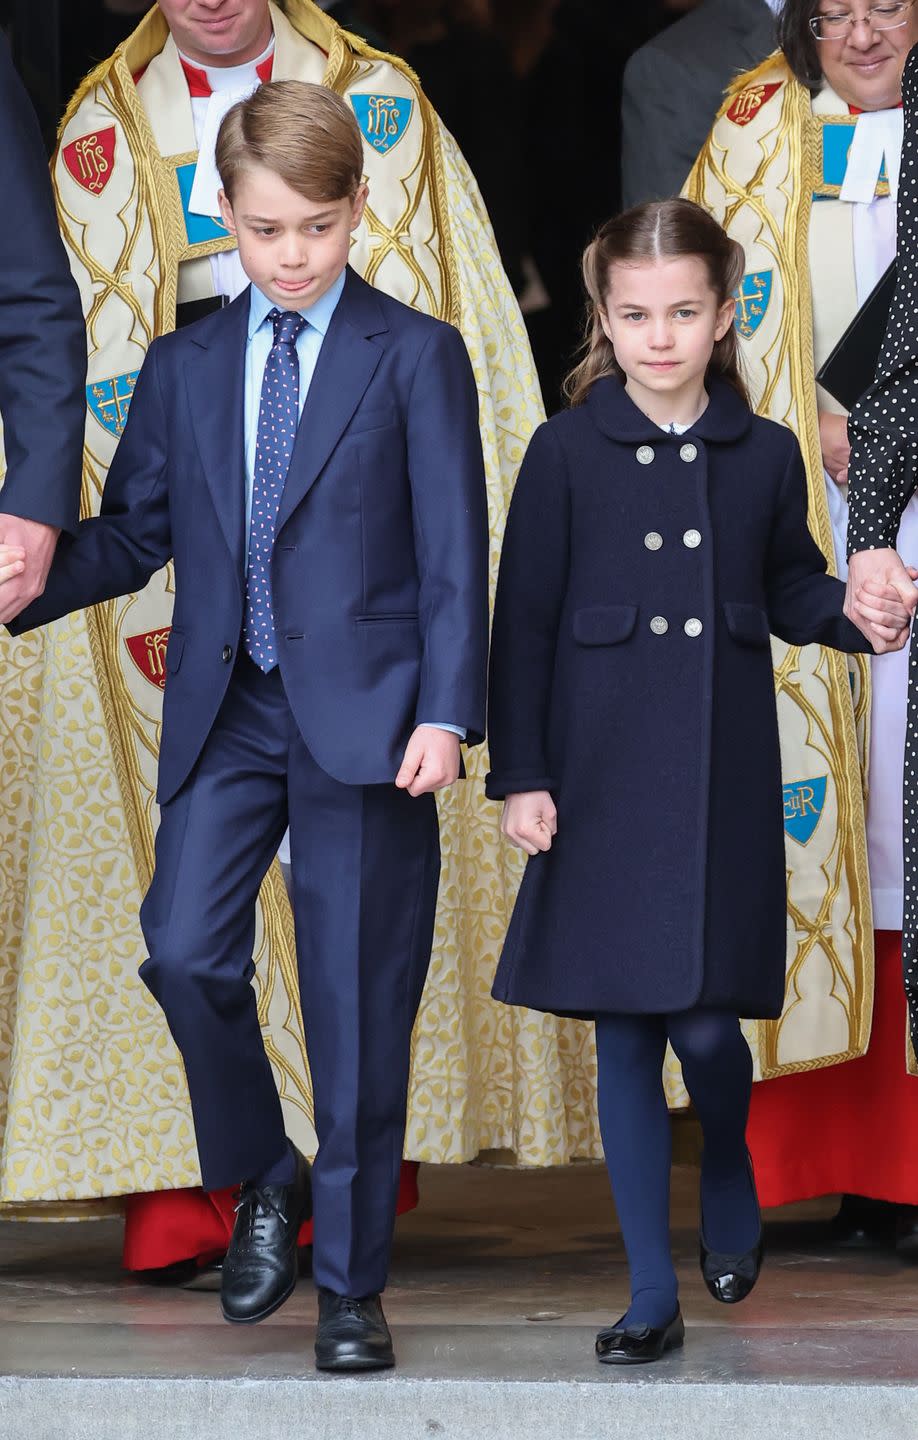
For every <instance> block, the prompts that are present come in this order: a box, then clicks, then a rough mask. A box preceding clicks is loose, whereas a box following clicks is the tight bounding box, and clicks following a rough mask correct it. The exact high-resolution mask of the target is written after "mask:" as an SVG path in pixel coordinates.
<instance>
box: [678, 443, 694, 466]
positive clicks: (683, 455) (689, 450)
mask: <svg viewBox="0 0 918 1440" xmlns="http://www.w3.org/2000/svg"><path fill="white" fill-rule="evenodd" d="M697 456H698V446H697V445H692V444H691V442H689V444H688V445H683V447H682V449H681V450H680V451H679V458H680V459H681V460H684V461H685V462H686V464H689V463H690V462H691V461H692V460H695V459H696V458H697Z"/></svg>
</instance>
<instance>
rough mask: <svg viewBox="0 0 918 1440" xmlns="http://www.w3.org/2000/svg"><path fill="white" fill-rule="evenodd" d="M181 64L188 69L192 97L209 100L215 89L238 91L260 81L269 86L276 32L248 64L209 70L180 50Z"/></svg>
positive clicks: (185, 70)
mask: <svg viewBox="0 0 918 1440" xmlns="http://www.w3.org/2000/svg"><path fill="white" fill-rule="evenodd" d="M178 57H179V63H180V64H181V67H182V69H183V70H184V72H185V79H186V80H187V82H188V92H189V94H190V96H191V98H192V100H206V99H208V98H209V96H211V95H213V93H214V91H215V90H235V89H238V88H239V87H240V86H245V85H249V84H256V83H258V82H260V83H261V84H263V85H267V83H268V81H269V80H270V79H271V78H272V76H273V73H274V35H273V33H272V35H271V39H270V40H269V41H268V44H267V46H266V48H265V49H264V50H263V51H262V52H261V54H260V55H256V57H255V59H254V60H250V61H248V62H247V63H246V64H245V65H232V66H230V67H229V68H219V67H214V68H212V69H205V68H204V67H202V66H200V65H195V63H194V61H193V60H189V59H188V56H187V55H183V54H182V52H181V50H180V51H179V52H178Z"/></svg>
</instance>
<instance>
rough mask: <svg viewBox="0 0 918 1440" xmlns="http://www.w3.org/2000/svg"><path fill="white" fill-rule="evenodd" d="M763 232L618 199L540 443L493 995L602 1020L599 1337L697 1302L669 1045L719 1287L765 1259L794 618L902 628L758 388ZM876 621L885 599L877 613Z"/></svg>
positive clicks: (496, 720)
mask: <svg viewBox="0 0 918 1440" xmlns="http://www.w3.org/2000/svg"><path fill="white" fill-rule="evenodd" d="M743 270H744V256H743V251H742V249H741V247H740V246H739V245H737V244H736V242H735V241H733V240H730V239H729V238H728V237H727V235H726V234H725V233H724V231H723V230H722V229H721V227H720V226H719V225H718V224H717V223H716V221H714V220H713V219H712V218H711V217H710V216H709V215H708V214H707V213H706V212H705V211H704V210H702V209H700V208H699V207H698V206H696V205H693V204H691V203H690V202H689V201H686V200H667V201H662V202H657V203H653V204H648V205H643V206H640V207H638V208H637V209H634V210H631V211H629V212H628V213H627V214H625V215H623V216H621V217H619V218H618V219H616V220H612V221H610V222H608V223H607V224H606V225H605V226H603V228H602V229H601V230H600V232H599V234H598V235H597V237H596V239H595V240H594V241H593V243H592V244H591V245H590V246H589V248H588V249H587V251H586V254H585V257H584V278H585V281H586V286H587V290H588V294H589V300H590V307H591V321H590V325H591V331H590V338H589V342H588V348H587V353H586V356H585V358H584V360H583V361H582V363H581V364H580V365H579V366H578V367H577V369H576V370H575V371H574V372H573V374H572V375H571V376H570V378H569V382H568V387H569V388H568V393H569V396H570V401H571V407H570V409H569V410H567V411H566V412H564V413H563V414H560V415H556V416H555V417H554V418H553V419H552V420H549V421H548V423H547V424H545V425H543V426H542V427H541V429H539V430H538V431H537V432H536V434H535V435H534V437H533V440H532V443H531V445H530V447H529V450H528V453H527V455H526V459H525V462H524V464H523V468H522V471H521V473H520V478H519V481H518V483H517V488H516V492H515V495H514V498H513V503H512V505H511V508H510V514H509V518H508V522H507V530H506V536H505V539H504V546H503V554H502V559H501V567H500V579H499V583H498V590H497V601H496V608H495V615H494V631H493V643H492V654H491V690H490V715H489V734H490V743H491V761H492V770H491V774H490V775H489V777H488V781H487V788H488V794H489V795H490V796H492V798H495V799H506V804H505V806H504V814H503V820H502V828H503V831H504V833H505V834H506V835H507V836H508V837H509V838H510V840H512V841H513V842H514V843H515V844H517V845H520V846H521V847H522V848H523V849H524V850H525V851H526V852H527V853H528V854H529V855H530V856H531V857H532V858H531V859H530V861H529V863H528V866H527V869H526V874H525V876H524V879H523V884H522V887H521V890H520V894H519V898H518V901H517V904H516V908H515V910H514V913H513V918H512V921H511V924H510V929H509V932H508V935H507V940H506V944H505V946H504V951H503V955H502V958H501V962H500V966H499V969H498V972H497V978H496V981H495V985H494V995H495V996H496V997H497V998H498V999H500V1000H505V1001H507V1002H508V1003H509V1004H512V1005H525V1006H529V1007H532V1008H534V1009H538V1010H547V1011H554V1012H555V1013H557V1014H576V1015H582V1016H588V1017H594V1018H595V1021H596V1046H597V1064H598V1088H599V1118H600V1128H601V1132H602V1139H603V1146H604V1149H605V1154H606V1161H607V1164H608V1168H609V1174H610V1178H611V1181H612V1186H613V1189H614V1192H615V1200H616V1205H617V1209H618V1214H619V1219H620V1222H621V1226H622V1233H623V1237H624V1242H625V1248H626V1251H627V1255H628V1261H629V1268H630V1272H631V1289H632V1298H631V1304H630V1306H629V1308H628V1310H627V1312H626V1314H625V1315H624V1316H623V1317H622V1319H621V1320H620V1321H619V1322H618V1323H617V1324H616V1325H614V1326H612V1327H611V1328H610V1329H609V1330H605V1331H601V1332H600V1335H599V1336H598V1337H597V1345H596V1349H597V1354H598V1355H599V1358H600V1359H601V1360H603V1361H607V1362H613V1363H634V1362H636V1361H647V1360H655V1359H657V1358H659V1356H660V1355H662V1354H663V1353H664V1351H666V1350H668V1349H671V1348H673V1347H674V1346H677V1345H680V1344H681V1343H682V1340H683V1336H684V1326H683V1323H682V1318H681V1315H680V1311H679V1304H678V1294H677V1283H676V1275H675V1272H674V1269H673V1265H672V1258H671V1254H670V1241H669V1170H670V1132H669V1117H668V1114H667V1107H666V1099H665V1096H664V1092H663V1085H662V1065H663V1057H664V1051H665V1047H666V1042H667V1040H669V1041H671V1043H672V1045H673V1048H674V1050H675V1052H676V1054H677V1055H678V1057H679V1060H680V1061H681V1063H682V1068H683V1073H684V1076H685V1081H686V1084H687V1087H688V1090H689V1093H690V1095H691V1097H692V1100H693V1102H694V1105H695V1109H696V1111H697V1113H698V1116H699V1118H700V1121H701V1125H702V1128H703V1132H704V1159H703V1164H702V1175H701V1203H702V1225H701V1256H702V1269H703V1273H704V1278H705V1280H706V1282H707V1286H708V1289H709V1290H710V1292H711V1294H712V1295H713V1296H714V1298H715V1299H717V1300H721V1301H724V1302H725V1303H728V1304H729V1303H734V1302H736V1301H738V1300H741V1299H743V1298H744V1296H746V1295H747V1294H748V1293H749V1291H750V1290H751V1289H752V1287H753V1285H754V1283H755V1281H756V1279H757V1277H758V1271H759V1267H760V1264H761V1256H762V1231H761V1217H760V1213H759V1207H758V1201H757V1198H756V1193H755V1182H754V1178H753V1175H752V1170H751V1167H750V1164H749V1159H748V1154H747V1151H746V1145H745V1127H746V1116H747V1111H748V1106H749V1096H750V1089H751V1084H752V1059H751V1056H750V1053H749V1049H748V1046H747V1045H746V1042H745V1040H744V1038H743V1035H742V1032H741V1030H740V1025H739V1018H738V1017H739V1016H740V1015H745V1016H748V1017H750V1018H751V1017H768V1018H771V1017H775V1016H777V1015H779V1014H780V1012H781V1008H782V1004H783V999H784V956H785V923H786V922H785V869H784V836H783V822H782V806H781V772H780V756H779V749H778V726H777V714H776V707H775V696H774V680H773V675H772V666H771V652H770V647H769V634H770V633H773V634H775V635H779V636H780V637H781V638H782V639H784V640H786V641H787V642H788V643H789V644H792V645H806V644H809V643H811V642H815V643H819V644H822V645H829V646H832V647H834V648H836V649H839V650H848V651H855V650H867V649H870V648H871V644H872V645H873V648H875V649H877V650H882V649H886V648H899V647H900V646H901V645H902V644H904V643H905V639H906V636H907V633H908V617H907V614H906V612H905V609H904V608H903V607H902V605H901V602H900V601H899V600H898V598H897V597H896V596H895V593H894V592H893V591H880V590H876V591H874V592H873V598H872V602H871V604H872V608H871V613H870V616H869V617H868V618H869V622H870V624H869V628H870V635H869V639H868V638H865V636H864V635H862V634H861V632H860V630H858V629H856V628H855V627H854V625H853V624H852V623H851V622H849V621H848V620H846V619H845V618H844V616H843V614H842V604H843V601H844V594H845V588H844V585H843V584H842V583H841V582H840V581H838V580H835V579H833V578H831V577H830V576H829V575H827V574H826V562H825V559H824V557H823V555H822V553H821V551H820V550H819V548H818V547H817V545H816V543H815V542H814V540H813V539H812V537H811V535H810V533H809V530H808V529H807V522H806V507H807V492H806V478H805V472H804V468H803V461H802V458H801V455H800V451H799V449H798V446H797V441H796V439H795V438H794V436H793V434H792V433H791V432H790V431H789V430H787V429H784V428H782V427H780V426H778V425H776V424H773V423H772V422H771V421H769V420H763V419H759V418H757V417H755V416H754V415H753V414H752V413H751V411H750V408H749V403H748V400H747V396H746V392H745V389H744V386H743V381H742V378H741V374H740V368H739V362H738V354H737V338H736V332H735V330H734V327H733V319H734V302H733V299H732V298H731V297H732V294H733V291H734V290H735V289H736V287H737V285H738V284H739V283H740V281H741V279H742V276H743ZM865 623H866V622H865Z"/></svg>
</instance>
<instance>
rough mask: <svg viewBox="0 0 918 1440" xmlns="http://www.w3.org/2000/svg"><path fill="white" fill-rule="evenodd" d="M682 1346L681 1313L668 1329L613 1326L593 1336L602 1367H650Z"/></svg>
mask: <svg viewBox="0 0 918 1440" xmlns="http://www.w3.org/2000/svg"><path fill="white" fill-rule="evenodd" d="M684 1343H685V1322H684V1321H683V1319H682V1311H681V1310H680V1309H679V1307H678V1305H677V1306H676V1313H675V1315H674V1316H673V1318H672V1320H670V1322H669V1324H668V1325H664V1326H662V1327H661V1328H659V1329H658V1328H656V1327H654V1326H653V1325H622V1323H621V1321H619V1323H618V1324H617V1325H612V1326H610V1327H609V1329H608V1330H600V1332H599V1334H598V1335H597V1336H596V1358H597V1359H598V1360H599V1362H600V1364H602V1365H650V1364H652V1363H653V1361H654V1360H660V1359H662V1357H663V1356H664V1355H665V1354H666V1352H667V1350H678V1349H679V1347H680V1346H681V1345H683V1344H684Z"/></svg>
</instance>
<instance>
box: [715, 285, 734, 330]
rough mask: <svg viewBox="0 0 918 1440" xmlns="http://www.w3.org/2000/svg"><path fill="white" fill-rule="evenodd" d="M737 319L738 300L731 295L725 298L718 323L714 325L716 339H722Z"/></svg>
mask: <svg viewBox="0 0 918 1440" xmlns="http://www.w3.org/2000/svg"><path fill="white" fill-rule="evenodd" d="M735 319H736V301H735V300H734V298H733V296H732V295H731V296H730V297H729V299H727V300H725V301H724V303H723V305H721V307H720V309H719V310H718V312H717V324H716V325H715V326H714V339H715V340H722V339H723V338H724V336H725V335H726V333H727V331H728V330H729V329H730V326H731V325H732V324H733V322H734V320H735Z"/></svg>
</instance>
